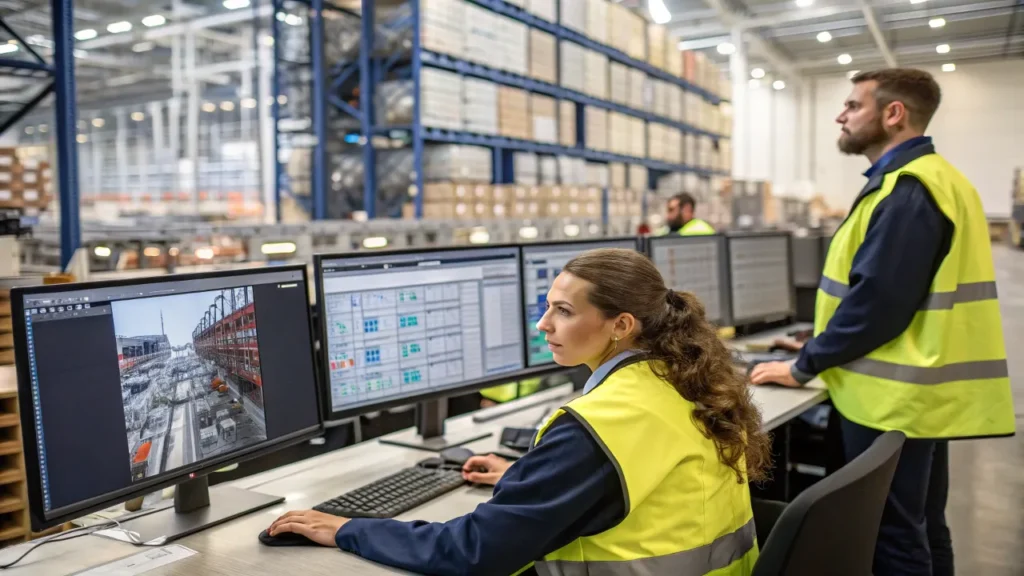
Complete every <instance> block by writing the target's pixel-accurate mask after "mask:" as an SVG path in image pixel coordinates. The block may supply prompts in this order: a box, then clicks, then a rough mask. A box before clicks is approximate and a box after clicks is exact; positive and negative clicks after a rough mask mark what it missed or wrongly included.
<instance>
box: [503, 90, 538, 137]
mask: <svg viewBox="0 0 1024 576" xmlns="http://www.w3.org/2000/svg"><path fill="white" fill-rule="evenodd" d="M531 124H532V122H531V121H530V98H529V93H528V92H527V91H525V90H520V89H519V88H512V87H510V86H499V87H498V131H499V133H500V134H501V135H502V136H505V137H507V138H518V139H520V140H529V139H531V137H532V133H533V131H532V130H531Z"/></svg>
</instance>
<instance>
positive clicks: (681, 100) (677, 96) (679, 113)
mask: <svg viewBox="0 0 1024 576" xmlns="http://www.w3.org/2000/svg"><path fill="white" fill-rule="evenodd" d="M684 94H685V92H683V89H682V88H681V87H679V86H676V85H675V84H668V117H669V118H671V119H672V120H675V121H676V122H682V121H683V118H684V116H683V108H685V107H686V102H685V98H686V97H685V95H684Z"/></svg>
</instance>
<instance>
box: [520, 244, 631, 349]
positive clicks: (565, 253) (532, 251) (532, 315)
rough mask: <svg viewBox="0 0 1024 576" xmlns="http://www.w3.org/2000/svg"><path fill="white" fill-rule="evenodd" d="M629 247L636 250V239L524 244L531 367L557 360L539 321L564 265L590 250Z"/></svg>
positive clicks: (528, 343) (525, 296)
mask: <svg viewBox="0 0 1024 576" xmlns="http://www.w3.org/2000/svg"><path fill="white" fill-rule="evenodd" d="M598 248H625V249H627V250H636V240H635V239H629V240H613V241H608V242H580V243H567V242H561V243H554V244H528V245H525V246H523V304H524V305H525V308H526V319H525V321H526V338H527V365H528V366H530V367H531V368H532V367H534V366H541V365H543V364H548V363H550V362H553V361H554V360H553V357H552V355H551V350H550V349H549V348H548V345H547V342H545V341H544V333H543V332H541V331H540V330H538V329H537V322H540V318H541V316H543V315H544V311H545V310H546V309H547V301H548V290H550V289H551V283H552V282H554V280H555V277H556V276H558V274H559V273H560V272H561V271H562V267H563V266H565V265H566V264H568V263H569V260H572V259H573V258H575V257H577V256H579V255H580V254H582V253H583V252H586V251H587V250H596V249H598Z"/></svg>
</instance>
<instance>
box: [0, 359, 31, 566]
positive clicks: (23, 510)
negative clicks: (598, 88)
mask: <svg viewBox="0 0 1024 576" xmlns="http://www.w3.org/2000/svg"><path fill="white" fill-rule="evenodd" d="M0 352H3V351H0ZM11 352H12V353H13V350H12V351H11ZM25 484H26V480H25V461H24V458H23V457H22V443H21V420H20V418H19V416H18V385H17V376H16V373H15V370H14V366H0V547H4V546H11V545H13V544H18V543H20V542H24V541H25V540H26V539H27V538H28V536H29V518H28V493H27V491H26V486H25Z"/></svg>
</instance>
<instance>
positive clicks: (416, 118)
mask: <svg viewBox="0 0 1024 576" xmlns="http://www.w3.org/2000/svg"><path fill="white" fill-rule="evenodd" d="M284 1H285V0H274V2H275V7H278V6H280V5H282V4H283V3H284ZM302 1H304V2H305V3H306V4H307V5H309V6H310V7H311V12H310V14H311V17H310V18H309V25H310V27H311V31H310V34H309V36H310V43H311V54H313V55H314V57H313V58H312V59H311V62H310V64H311V67H312V70H311V72H312V78H313V83H314V87H313V90H314V94H313V118H314V120H313V123H314V130H319V133H323V132H325V128H326V124H325V122H324V120H323V119H324V118H325V115H324V113H323V110H322V107H323V102H324V100H327V101H328V102H330V103H332V104H334V105H337V104H338V103H337V102H334V100H336V97H334V96H332V95H331V91H333V90H335V89H336V88H337V84H336V83H334V82H325V81H324V80H323V79H324V78H328V77H330V75H326V76H325V75H324V74H323V71H324V63H323V61H322V58H321V59H320V61H319V62H318V61H317V58H316V57H315V54H316V53H317V52H318V51H321V52H322V39H323V22H322V20H321V19H319V18H316V17H315V14H316V13H318V10H322V9H324V7H325V3H324V0H302ZM467 1H468V2H471V3H473V4H476V5H478V6H481V7H483V8H487V9H489V10H491V11H493V12H495V13H497V14H501V15H503V16H506V17H509V18H512V19H514V20H516V21H518V22H521V23H524V24H526V25H528V26H530V27H533V28H537V29H538V30H541V31H544V32H547V33H549V34H552V35H553V36H554V37H555V39H556V41H558V42H559V45H560V43H561V41H563V40H566V41H570V42H573V43H576V44H578V45H580V46H582V47H584V48H587V49H590V50H593V51H595V52H598V53H600V54H603V55H605V56H607V57H608V58H609V61H610V62H616V63H619V64H623V65H625V66H628V67H630V68H633V69H636V70H640V71H642V72H644V73H645V74H646V75H647V76H649V77H651V78H655V79H658V80H662V81H665V82H669V83H671V84H673V85H676V86H678V87H680V88H683V89H684V90H686V91H688V92H692V93H695V94H698V95H700V96H701V97H702V98H703V99H704V100H705V101H707V102H710V103H712V104H715V105H718V104H720V103H722V102H727V100H725V99H722V98H720V97H719V96H717V95H715V94H713V93H712V92H710V91H708V90H705V89H703V88H701V87H699V86H696V85H694V84H693V83H691V82H688V81H687V80H686V79H684V78H679V77H676V76H674V75H672V74H670V73H668V72H666V71H664V70H661V69H659V68H657V67H655V66H653V65H651V64H649V63H647V62H644V61H641V60H638V59H635V58H632V57H630V56H628V55H627V54H625V53H623V52H621V51H619V50H617V49H615V48H613V47H611V46H608V45H606V44H603V43H600V42H596V41H594V40H593V39H591V38H588V37H587V36H585V35H583V34H581V33H579V32H577V31H574V30H571V29H569V28H567V27H564V26H562V25H560V24H558V23H555V22H549V21H547V20H544V19H542V18H539V17H537V16H535V15H534V14H531V13H529V12H527V11H525V10H523V9H522V8H520V7H518V6H515V5H512V4H509V3H508V2H505V1H504V0H467ZM408 2H409V7H410V10H409V14H408V15H407V16H406V17H404V18H402V19H400V21H398V22H389V23H388V24H387V26H389V27H391V28H392V29H393V30H392V31H394V29H396V28H401V27H403V26H404V27H408V29H409V31H411V34H410V36H411V46H409V47H408V50H402V51H401V52H400V53H392V54H381V53H376V52H375V51H374V48H375V37H376V31H377V28H378V26H379V24H377V23H376V22H375V20H376V19H375V11H374V8H375V7H374V2H373V0H362V4H361V14H360V16H361V17H362V26H361V30H362V36H361V39H360V54H359V60H358V63H357V64H354V65H353V66H354V67H357V68H358V71H357V72H355V71H354V70H355V68H353V69H352V70H353V72H350V73H358V74H360V99H359V101H360V107H359V110H351V109H350V108H351V107H348V108H342V110H343V111H345V112H346V113H348V114H350V115H351V116H353V117H357V118H358V119H359V120H360V126H361V132H362V133H361V136H360V143H361V144H362V147H363V161H364V167H363V170H364V175H365V180H364V189H363V205H364V210H365V211H366V214H367V216H368V217H369V218H373V217H375V216H376V215H377V211H376V200H377V198H376V166H375V162H374V159H375V153H374V147H373V139H374V137H375V136H376V137H382V136H383V137H394V138H396V139H406V140H408V145H409V146H411V147H412V149H413V166H414V173H415V175H414V179H415V181H414V183H413V187H414V189H415V190H417V191H421V190H423V184H424V182H423V170H422V168H423V156H424V145H425V143H427V142H439V143H450V144H467V145H476V146H485V147H489V148H491V149H492V150H493V154H494V174H493V181H494V183H496V184H502V183H510V182H511V181H512V175H513V165H512V162H513V156H512V152H516V151H527V152H534V153H538V154H547V155H561V156H570V157H575V158H584V159H586V160H590V161H595V162H625V163H630V164H639V165H642V166H645V167H646V168H648V170H649V171H650V172H652V173H651V174H650V179H651V181H654V180H655V179H656V178H657V175H658V173H669V172H689V173H695V174H697V175H699V176H701V177H705V178H708V177H711V176H714V175H726V173H725V172H722V171H717V170H710V169H702V168H697V167H694V166H688V165H685V164H674V163H669V162H664V161H660V160H654V159H650V158H639V157H633V156H625V155H621V154H614V153H611V152H604V151H598V150H591V149H588V148H585V147H584V145H583V143H584V142H585V141H586V138H585V133H584V129H585V127H584V123H583V122H582V119H583V117H584V109H585V108H584V107H586V106H595V107H599V108H602V109H606V110H610V111H614V112H619V113H622V114H625V115H628V116H630V117H633V118H639V119H642V120H644V121H648V122H656V123H660V124H664V125H666V126H670V127H673V128H676V129H678V130H680V131H682V132H684V133H691V134H696V135H702V136H708V137H710V138H712V139H713V140H715V141H716V142H717V141H718V140H720V139H725V138H728V136H725V135H722V134H717V133H714V132H710V131H707V130H702V129H700V128H697V127H695V126H692V125H690V124H687V123H685V122H678V121H676V120H673V119H671V118H666V117H663V116H660V115H656V114H652V113H650V112H648V111H644V110H637V109H634V108H631V107H628V106H624V105H622V104H619V103H616V102H612V101H610V100H604V99H599V98H594V97H592V96H589V95H586V94H583V93H581V92H577V91H575V90H570V89H566V88H563V87H561V86H558V85H556V84H551V83H548V82H543V81H539V80H536V79H533V78H529V77H526V76H520V75H518V74H513V73H509V72H506V71H502V70H497V69H493V68H490V67H488V66H484V65H480V64H476V63H473V62H470V61H467V60H463V59H459V58H456V57H453V56H449V55H446V54H441V53H437V52H432V51H429V50H426V49H424V48H423V46H422V44H421V41H420V38H421V36H420V1H419V0H408ZM279 32H280V26H279V24H278V22H277V19H275V20H274V37H275V41H276V39H277V38H278V34H279ZM318 38H319V44H318V40H317V39H318ZM276 45H277V44H276V42H275V46H276ZM317 46H320V48H319V50H318V49H317V48H316V47H317ZM275 52H276V49H275ZM424 67H429V68H438V69H442V70H447V71H451V72H455V73H458V74H460V75H463V76H470V77H475V78H481V79H485V80H490V81H492V82H495V83H497V84H500V85H504V86H511V87H516V88H520V89H524V90H527V91H530V92H535V93H538V94H543V95H546V96H550V97H554V98H556V99H559V100H568V101H571V102H574V103H576V104H577V107H576V108H577V114H576V116H577V122H576V125H577V134H576V142H577V144H576V145H575V146H562V145H557V144H548V143H542V142H536V141H530V140H518V139H514V138H507V137H502V136H490V135H482V134H474V133H470V132H464V131H458V130H445V129H437V128H432V127H428V126H424V125H423V123H422V121H421V114H420V97H419V95H420V73H421V71H422V69H423V68H424ZM280 71H281V68H280V64H279V63H278V62H277V61H276V62H275V78H276V77H277V75H278V74H280V73H281V72H280ZM394 77H400V78H404V79H407V80H411V81H412V84H413V87H412V91H413V94H414V95H415V96H414V99H413V112H412V123H411V124H408V125H381V124H378V123H377V122H376V114H375V111H374V95H375V94H376V89H377V83H378V82H380V81H383V80H386V79H389V78H394ZM328 85H330V86H331V89H330V90H328V89H327V86H328ZM274 86H275V94H274V97H275V104H274V107H275V120H276V118H277V104H276V99H277V95H278V92H277V89H278V82H277V81H276V80H275V84H274ZM318 102H319V106H320V107H321V110H320V112H319V113H318V112H317V110H318V108H317V107H318ZM318 119H320V120H318ZM276 125H277V122H276V121H275V126H276ZM277 134H280V131H279V130H278V132H277ZM316 147H317V149H316V150H314V155H313V162H312V165H313V175H312V187H311V197H312V199H313V200H312V206H313V209H312V210H311V211H310V213H311V215H312V217H313V218H314V219H320V218H323V214H324V213H325V212H324V211H323V210H322V209H321V208H322V207H323V206H326V194H327V190H326V182H325V172H326V171H325V166H326V155H325V151H324V148H323V147H324V141H323V138H322V137H319V136H318V137H317V139H316ZM318 166H319V168H318ZM279 169H280V163H279ZM279 173H280V170H279ZM283 185H286V182H283V180H282V179H281V178H280V177H279V179H278V190H279V191H280V190H281V188H282V186H283ZM413 201H414V205H415V215H416V217H417V218H420V217H422V214H423V195H422V194H419V193H417V194H415V195H414V197H413ZM605 203H607V200H605Z"/></svg>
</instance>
